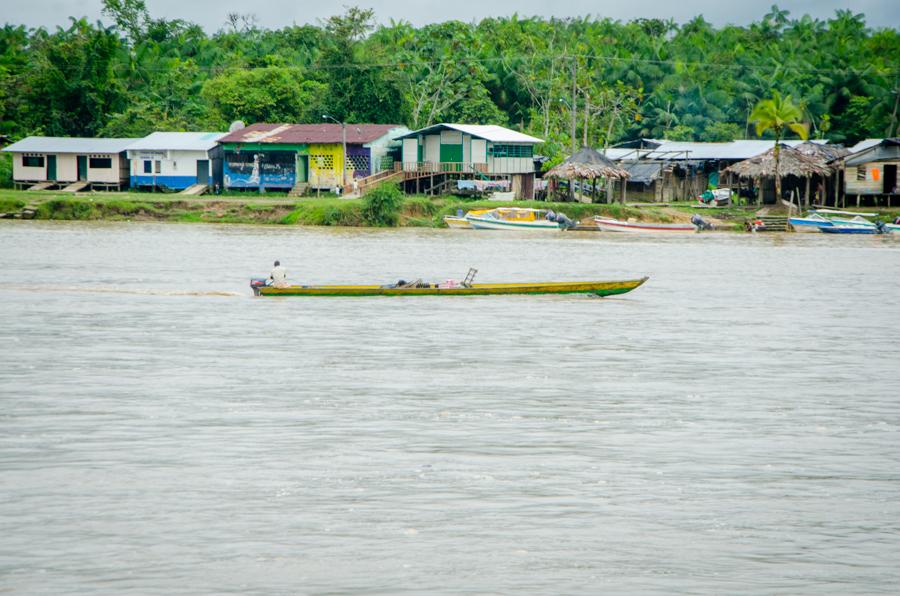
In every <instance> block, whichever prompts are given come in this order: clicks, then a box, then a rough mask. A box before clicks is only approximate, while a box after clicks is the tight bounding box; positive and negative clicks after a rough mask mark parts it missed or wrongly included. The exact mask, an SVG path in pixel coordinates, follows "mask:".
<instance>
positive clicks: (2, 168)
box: [0, 153, 13, 188]
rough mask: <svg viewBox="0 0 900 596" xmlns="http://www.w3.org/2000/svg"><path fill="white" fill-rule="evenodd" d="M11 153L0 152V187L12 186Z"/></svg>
mask: <svg viewBox="0 0 900 596" xmlns="http://www.w3.org/2000/svg"><path fill="white" fill-rule="evenodd" d="M12 186H13V179H12V154H10V153H0V188H12Z"/></svg>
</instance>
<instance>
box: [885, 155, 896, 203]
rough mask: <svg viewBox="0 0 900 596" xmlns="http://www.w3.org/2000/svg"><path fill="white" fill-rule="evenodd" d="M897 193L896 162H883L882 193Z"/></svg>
mask: <svg viewBox="0 0 900 596" xmlns="http://www.w3.org/2000/svg"><path fill="white" fill-rule="evenodd" d="M896 193H897V164H895V163H886V164H884V194H886V195H892V194H896Z"/></svg>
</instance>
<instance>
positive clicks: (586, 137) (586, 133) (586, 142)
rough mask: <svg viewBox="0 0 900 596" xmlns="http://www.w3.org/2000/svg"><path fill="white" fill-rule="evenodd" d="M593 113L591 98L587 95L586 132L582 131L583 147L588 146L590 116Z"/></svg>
mask: <svg viewBox="0 0 900 596" xmlns="http://www.w3.org/2000/svg"><path fill="white" fill-rule="evenodd" d="M590 113H591V96H590V95H588V94H587V93H585V94H584V130H583V131H581V134H582V141H581V146H582V147H587V146H588V115H589V114H590Z"/></svg>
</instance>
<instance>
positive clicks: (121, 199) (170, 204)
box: [0, 190, 754, 231]
mask: <svg viewBox="0 0 900 596" xmlns="http://www.w3.org/2000/svg"><path fill="white" fill-rule="evenodd" d="M398 192H399V191H398ZM373 194H376V193H370V195H367V196H366V197H365V198H352V199H346V198H338V197H319V198H316V197H287V196H284V195H274V196H273V195H268V196H260V195H257V194H252V195H251V194H227V195H204V196H200V197H181V196H179V195H175V194H150V193H137V192H121V193H112V192H103V193H77V194H75V195H71V194H67V193H53V192H42V193H41V194H40V195H39V196H35V193H30V192H28V191H15V190H0V214H2V213H17V212H21V211H22V210H23V209H26V208H27V209H29V210H33V216H32V217H28V219H36V220H67V221H159V222H168V223H216V224H224V223H235V224H268V225H307V226H347V227H395V226H399V227H431V228H442V227H446V225H445V224H444V222H443V217H444V216H445V215H455V214H456V213H457V210H458V209H461V210H463V212H465V211H468V210H470V209H485V208H487V209H493V208H497V207H531V208H536V209H553V210H554V211H561V212H563V213H565V214H566V215H567V216H569V217H570V218H572V219H573V220H577V219H581V218H586V217H591V216H594V215H603V216H608V217H613V218H616V219H623V220H627V219H633V220H635V221H644V222H658V223H673V222H686V221H689V220H690V217H691V215H692V214H694V213H700V214H701V215H702V216H703V217H704V218H706V219H710V218H712V219H714V220H715V222H716V224H717V229H718V230H729V231H730V230H733V231H742V230H743V229H744V223H745V221H746V220H747V219H749V218H751V217H752V216H753V213H754V209H751V208H748V207H733V208H728V209H716V210H714V211H715V212H714V213H713V210H702V209H693V208H691V207H690V204H689V203H686V202H685V203H674V204H667V205H658V206H657V205H627V204H626V205H622V204H620V203H611V204H602V203H572V202H565V203H553V202H544V201H491V200H469V199H462V198H459V197H454V196H440V197H427V196H421V195H418V196H405V195H399V196H390V197H388V198H387V199H384V198H380V200H375V201H373V200H372V199H371V198H370V197H371V196H372V195H373ZM388 194H390V195H393V193H388ZM377 196H378V195H377V194H376V197H377Z"/></svg>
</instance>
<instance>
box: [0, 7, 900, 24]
mask: <svg viewBox="0 0 900 596" xmlns="http://www.w3.org/2000/svg"><path fill="white" fill-rule="evenodd" d="M774 2H775V0H743V1H735V0H640V1H633V2H629V1H627V0H555V1H548V0H515V1H506V0H493V1H486V0H420V1H415V2H413V1H410V2H401V1H397V0H346V1H341V0H339V1H338V2H329V1H328V0H318V1H315V2H314V1H312V0H250V1H248V0H146V3H147V7H148V8H149V10H150V13H151V15H152V16H153V17H154V18H166V19H185V20H187V21H191V22H194V23H198V24H200V25H202V26H203V27H204V28H205V29H206V30H207V31H210V32H212V31H216V30H218V29H220V28H221V27H222V25H223V23H224V22H225V15H226V14H228V13H229V12H237V13H240V14H247V13H251V14H254V15H255V16H256V18H257V22H258V23H259V25H260V26H262V27H265V28H270V29H271V28H280V27H283V26H285V25H290V24H293V23H297V24H304V23H316V22H317V19H321V18H324V17H327V16H329V15H332V14H336V13H340V12H342V11H343V9H342V7H343V6H344V5H358V6H361V7H364V8H372V9H374V10H375V14H376V16H377V18H378V21H379V22H382V23H387V22H389V21H390V19H394V20H407V21H410V22H412V23H413V24H415V25H422V24H425V23H431V22H436V21H446V20H450V19H458V20H462V21H471V20H478V19H481V18H483V17H488V16H508V15H511V14H512V13H513V12H518V13H519V14H520V15H524V16H531V15H541V16H545V17H548V16H556V17H572V16H584V15H595V16H596V15H599V16H603V17H611V18H614V19H621V20H631V19H635V18H641V17H644V18H654V17H655V18H673V19H675V20H676V21H678V22H684V21H686V20H688V19H690V18H692V17H694V16H696V15H698V14H702V15H703V16H704V17H705V18H706V19H707V20H708V21H710V22H712V23H714V24H716V25H724V24H726V23H734V24H738V25H742V24H746V23H749V22H751V21H753V20H758V19H759V18H760V17H761V16H763V15H764V14H766V13H767V12H769V8H770V7H771V6H772V4H773V3H774ZM777 4H778V5H779V7H781V8H782V9H786V10H789V11H790V12H791V16H800V15H802V14H810V15H812V16H814V17H818V18H828V17H830V16H832V15H833V14H834V11H835V10H837V9H839V8H850V9H852V10H853V11H854V12H862V13H864V14H865V15H866V22H867V23H868V24H869V26H871V27H900V0H779V1H778V2H777ZM101 6H102V2H101V0H0V7H2V10H0V22H5V23H11V24H24V25H27V26H29V27H38V26H43V27H47V28H51V29H52V28H54V27H56V26H58V25H66V24H68V22H69V21H68V17H69V16H78V17H81V16H86V17H88V19H90V20H96V19H100V18H101V14H100V8H101Z"/></svg>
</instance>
